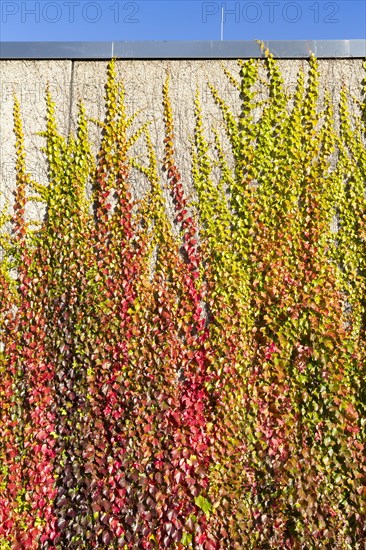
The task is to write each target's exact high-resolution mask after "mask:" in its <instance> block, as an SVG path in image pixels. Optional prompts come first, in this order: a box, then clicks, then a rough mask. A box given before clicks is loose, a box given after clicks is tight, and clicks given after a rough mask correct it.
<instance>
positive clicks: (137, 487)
mask: <svg viewBox="0 0 366 550" xmlns="http://www.w3.org/2000/svg"><path fill="white" fill-rule="evenodd" d="M263 55H264V60H262V61H260V60H248V61H242V60H240V61H238V71H237V73H238V74H237V75H235V74H232V73H231V72H230V71H229V70H228V69H227V68H224V74H225V75H226V77H227V79H228V83H229V85H230V86H231V87H232V90H233V93H236V94H237V100H238V103H236V104H235V105H230V104H229V103H228V102H227V101H226V100H225V99H224V98H223V97H222V96H221V94H220V92H219V90H218V88H217V87H216V86H215V83H213V82H209V83H208V88H209V90H210V91H211V95H212V101H213V103H215V104H216V106H217V109H218V110H219V112H220V113H221V122H220V124H221V125H222V129H223V132H224V133H223V132H221V131H220V128H219V127H211V128H210V127H208V125H206V123H205V119H204V117H203V114H202V104H201V97H200V94H199V92H197V94H196V96H195V99H194V119H195V129H194V134H193V136H192V140H191V150H190V154H191V174H192V182H191V183H189V182H187V181H183V179H182V174H181V171H180V168H179V163H178V160H177V157H176V152H175V140H176V137H175V127H174V112H173V108H172V104H171V100H170V85H171V77H170V75H169V74H167V76H166V80H165V82H164V85H163V90H162V101H163V123H164V137H163V144H162V145H163V147H164V156H163V159H162V161H161V162H160V161H158V159H157V156H156V145H157V144H155V143H154V142H153V141H152V138H151V135H150V131H149V122H148V121H147V122H146V121H144V120H142V115H141V114H140V113H138V112H136V113H127V110H126V106H125V89H124V84H123V82H120V81H119V80H118V79H117V75H116V63H115V61H114V60H112V61H111V62H110V63H109V64H108V70H107V82H106V86H105V98H104V99H105V116H104V119H103V120H94V119H92V120H89V119H88V117H87V111H86V108H85V106H84V105H83V104H82V103H80V104H79V107H78V108H79V112H78V120H77V129H76V132H75V134H74V135H71V134H70V135H69V136H67V137H65V136H62V135H61V134H60V132H59V129H58V126H57V122H56V119H57V116H56V105H55V104H54V102H53V99H52V97H51V94H50V93H49V92H48V91H47V94H46V105H47V112H46V129H45V130H44V131H42V132H40V134H41V136H43V138H44V142H45V146H44V149H43V151H44V154H45V157H46V159H47V163H48V178H47V179H48V183H47V184H44V183H43V184H41V183H39V182H36V181H34V180H33V178H32V177H31V176H30V175H29V173H28V172H27V168H26V165H27V163H26V151H25V146H24V135H23V124H22V119H21V107H20V105H19V103H18V101H17V99H16V98H14V135H15V153H16V190H15V194H14V201H13V204H11V205H8V208H7V209H4V211H3V212H2V213H1V216H0V227H1V233H0V248H1V262H0V289H1V302H0V340H1V349H0V374H1V376H0V396H1V412H0V435H1V437H0V548H4V549H5V548H9V549H10V548H12V549H15V550H16V549H19V550H20V549H23V548H29V549H51V548H55V549H57V548H60V549H61V548H71V549H72V548H75V549H76V548H111V549H112V548H116V549H117V548H118V549H128V548H144V549H154V548H177V549H179V548H192V549H193V548H196V549H204V550H214V549H223V550H224V549H225V550H226V549H227V548H233V549H242V548H276V549H277V548H319V549H320V548H329V549H347V548H348V549H354V548H359V549H361V548H364V545H365V543H366V528H365V525H366V490H365V487H366V460H365V456H366V454H365V436H366V421H365V418H366V410H365V406H366V390H365V364H366V355H365V349H366V342H365V338H366V279H365V278H366V264H365V257H366V250H365V243H366V199H365V197H366V193H365V191H366V190H365V181H366V149H365V139H366V119H365V113H366V102H365V101H364V102H363V103H362V102H357V101H355V100H354V99H352V98H350V97H349V95H348V93H347V92H346V90H345V89H343V90H342V92H341V95H340V100H339V105H338V106H336V109H335V110H336V112H337V113H338V114H339V130H336V124H335V114H334V104H333V101H332V98H331V97H330V96H329V94H328V93H327V92H325V94H324V99H323V100H322V101H320V99H319V76H320V74H319V68H318V63H317V60H316V59H315V57H314V56H311V57H310V59H309V62H308V69H307V70H303V69H300V71H299V73H298V79H297V86H296V89H295V91H294V92H293V93H292V94H289V93H288V92H287V91H286V89H285V86H284V82H283V77H282V75H281V71H280V67H279V65H278V63H277V61H276V60H275V59H274V58H273V56H272V55H271V54H270V52H268V51H266V50H264V49H263ZM365 68H366V64H365ZM365 82H366V79H365V80H364V82H363V98H364V99H365V92H366V89H365ZM238 105H239V107H238ZM351 113H352V115H351ZM90 124H96V125H97V127H98V128H100V130H101V140H100V146H99V150H98V151H97V154H96V155H95V156H94V155H93V153H92V144H91V141H90V138H89V125H90ZM224 134H225V135H224ZM137 150H138V151H139V152H140V154H138V155H137V153H136V151H137ZM136 177H137V178H139V181H140V182H141V183H143V186H142V187H143V188H144V189H145V190H146V191H145V193H144V194H142V195H140V196H138V197H137V196H135V195H134V192H133V189H134V187H133V184H132V181H133V180H134V179H135V178H136ZM190 185H193V191H194V193H193V194H192V196H193V195H194V197H195V199H194V200H192V199H191V195H190V194H189V192H190V191H189V189H190V187H189V186H190ZM35 202H36V203H39V204H42V205H43V208H44V212H45V215H44V217H43V219H42V220H41V221H40V222H39V223H38V224H36V223H34V221H32V220H30V219H29V214H28V212H29V210H28V207H29V205H30V204H31V203H35Z"/></svg>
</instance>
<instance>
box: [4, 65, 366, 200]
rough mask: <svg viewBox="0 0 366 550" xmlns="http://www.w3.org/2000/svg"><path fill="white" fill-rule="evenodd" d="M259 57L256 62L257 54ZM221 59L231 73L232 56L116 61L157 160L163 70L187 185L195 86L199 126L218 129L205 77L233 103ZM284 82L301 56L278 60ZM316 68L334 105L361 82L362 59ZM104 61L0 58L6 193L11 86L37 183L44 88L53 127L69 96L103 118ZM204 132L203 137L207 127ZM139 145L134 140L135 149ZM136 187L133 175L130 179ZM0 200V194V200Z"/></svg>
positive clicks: (67, 121) (42, 169)
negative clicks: (51, 104)
mask: <svg viewBox="0 0 366 550" xmlns="http://www.w3.org/2000/svg"><path fill="white" fill-rule="evenodd" d="M261 63H262V64H263V61H261ZM222 65H225V66H226V67H227V68H229V69H230V70H231V71H232V73H233V74H234V75H237V74H238V72H239V68H238V65H237V63H236V61H231V60H226V61H223V62H221V61H219V60H179V61H171V60H160V61H150V60H147V61H134V60H124V61H118V62H117V68H118V74H119V77H120V78H122V79H123V80H124V82H125V88H126V106H127V111H128V112H129V113H132V112H133V111H135V110H137V109H139V110H140V111H141V113H140V115H139V117H138V118H137V121H145V120H150V121H151V133H152V138H153V141H154V143H155V144H156V148H157V155H158V159H161V158H162V156H163V152H162V151H163V141H162V139H163V137H162V129H163V118H162V112H163V107H162V85H163V82H164V80H165V75H166V72H167V71H169V72H170V74H171V98H172V102H173V108H174V113H175V125H176V138H177V139H176V141H177V154H178V158H179V161H180V168H181V171H182V172H183V176H184V181H185V182H187V184H188V187H189V179H190V155H189V137H190V136H191V135H192V133H193V128H194V118H193V100H194V95H195V92H196V89H197V88H198V89H199V91H200V93H201V97H202V102H203V112H204V118H205V121H206V122H207V127H208V126H209V125H210V124H211V123H214V124H215V125H216V126H217V127H218V128H219V129H221V130H220V131H221V132H222V122H221V115H220V112H219V110H218V108H217V107H216V106H215V104H214V102H213V99H212V97H211V94H210V91H209V89H208V87H207V81H208V80H209V81H210V82H212V83H213V84H214V85H215V86H216V87H217V88H218V89H219V90H220V91H221V93H222V96H223V97H225V98H226V99H227V100H228V102H229V103H230V104H231V105H233V107H234V110H235V109H236V108H237V106H238V97H237V96H238V94H237V92H236V90H235V89H234V88H233V87H232V86H231V84H230V83H229V82H228V80H227V78H226V76H225V75H224V72H223V69H222ZM279 65H280V67H281V70H282V73H283V76H284V79H285V85H286V88H287V89H289V90H290V91H292V90H293V89H294V87H295V84H296V75H297V72H298V69H299V68H300V67H303V68H304V69H305V70H306V69H307V66H308V63H307V61H306V60H283V59H282V60H279ZM319 66H320V72H321V94H323V93H324V90H325V89H326V88H327V89H328V90H329V92H330V93H331V96H332V98H333V100H334V103H335V108H336V109H337V101H338V98H339V92H340V89H341V86H342V85H345V86H346V88H347V89H348V91H349V92H350V93H351V94H353V95H355V96H356V97H358V98H360V93H361V82H362V80H363V78H364V69H363V67H362V59H323V60H320V61H319ZM106 68H107V63H106V62H104V61H71V60H63V61H54V60H42V61H40V60H39V61H31V60H19V61H16V60H10V61H5V60H3V61H0V75H1V76H0V91H1V99H0V106H1V121H0V123H1V126H0V128H1V141H0V170H1V179H0V191H1V192H2V193H3V194H4V196H5V197H8V198H11V197H12V191H13V189H14V185H15V177H14V136H13V121H12V109H13V97H12V95H13V92H15V94H16V95H17V97H18V98H19V100H20V103H21V109H22V116H23V121H24V130H25V139H26V150H27V162H28V169H29V171H30V173H31V174H32V175H33V177H34V178H35V179H36V180H37V181H39V182H46V164H45V159H44V156H43V153H41V151H40V147H41V146H42V145H43V143H44V139H43V138H42V137H40V136H38V135H37V132H39V131H42V130H44V129H45V99H44V96H45V90H46V86H47V83H49V85H50V89H51V92H52V96H53V98H54V100H55V101H56V104H57V117H58V120H59V125H60V130H61V132H62V133H64V134H65V135H67V133H68V132H69V131H70V130H72V129H73V128H74V123H75V117H76V112H77V102H78V100H79V99H82V100H83V101H84V102H85V105H86V110H87V113H88V115H89V116H90V117H97V118H103V114H104V101H103V94H104V90H103V87H104V84H105V80H106ZM90 132H91V135H92V136H93V143H94V144H95V146H96V147H97V145H98V143H99V139H100V135H99V131H98V130H97V129H96V127H95V126H94V125H93V124H92V123H91V124H90ZM208 138H209V139H210V136H209V134H208ZM139 147H140V148H141V145H138V144H137V145H136V148H137V149H136V151H138V150H139ZM136 186H137V187H139V182H136ZM0 200H1V201H2V202H3V201H4V198H2V199H0Z"/></svg>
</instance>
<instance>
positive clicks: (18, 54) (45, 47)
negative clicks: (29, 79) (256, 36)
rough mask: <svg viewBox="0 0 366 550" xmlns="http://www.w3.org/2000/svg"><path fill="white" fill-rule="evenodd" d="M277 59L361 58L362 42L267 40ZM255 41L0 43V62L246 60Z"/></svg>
mask: <svg viewBox="0 0 366 550" xmlns="http://www.w3.org/2000/svg"><path fill="white" fill-rule="evenodd" d="M263 42H264V44H265V46H266V47H267V48H268V49H269V50H270V51H271V52H272V54H273V55H274V57H276V58H278V59H281V58H282V59H307V58H309V56H310V54H311V53H313V54H314V55H315V56H316V57H317V58H318V59H327V58H365V57H366V40H365V39H353V40H267V41H263ZM263 56H264V54H263V52H262V51H261V49H260V47H259V44H258V43H257V42H256V41H249V40H241V41H239V40H237V41H222V42H221V41H135V42H134V41H126V42H0V59H8V60H10V59H34V60H41V59H70V60H81V59H83V60H98V59H100V60H107V59H111V57H115V58H117V59H250V58H262V57H263Z"/></svg>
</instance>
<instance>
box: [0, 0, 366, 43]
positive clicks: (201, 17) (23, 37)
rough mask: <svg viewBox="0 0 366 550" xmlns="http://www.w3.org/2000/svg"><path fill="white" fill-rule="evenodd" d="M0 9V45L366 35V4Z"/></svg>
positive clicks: (84, 1)
mask: <svg viewBox="0 0 366 550" xmlns="http://www.w3.org/2000/svg"><path fill="white" fill-rule="evenodd" d="M0 5H1V20H0V25H1V26H0V39H1V40H2V41H58V40H59V41H69V40H70V41H79V40H87V41H110V40H113V41H116V40H220V39H221V38H223V39H224V40H255V39H259V40H306V39H352V38H366V2H365V1H364V0H334V1H331V0H293V1H292V0H244V1H236V0H234V1H232V0H230V1H223V2H221V1H216V0H214V1H208V0H207V1H202V0H187V1H183V0H38V1H37V0H32V1H30V0H26V1H24V0H0ZM222 16H223V24H222V23H221V20H222Z"/></svg>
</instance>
